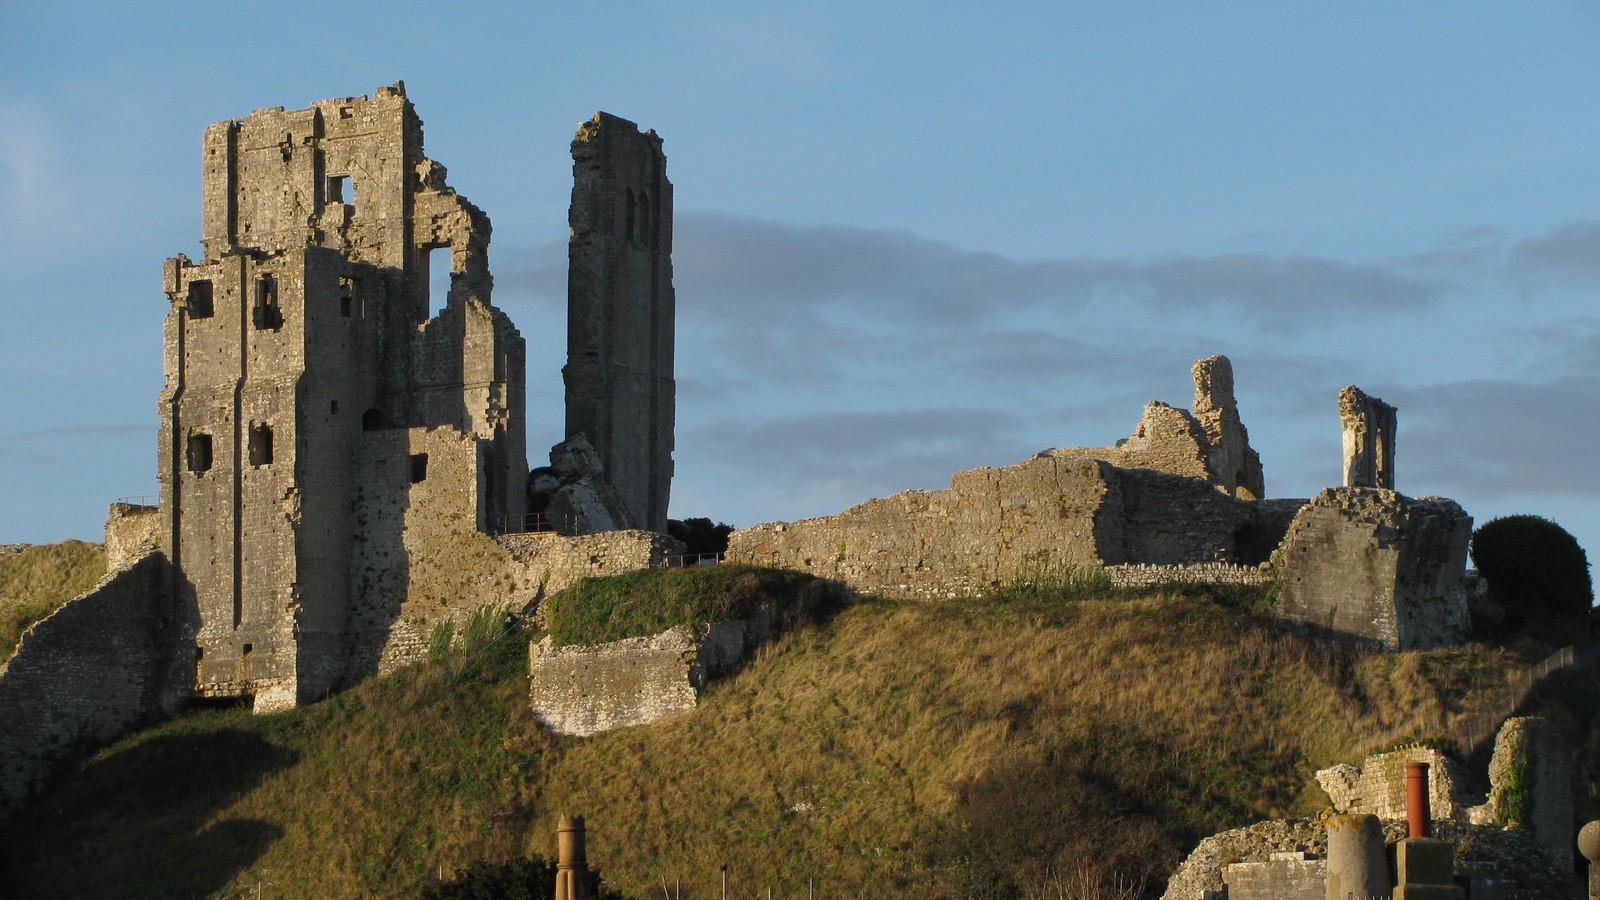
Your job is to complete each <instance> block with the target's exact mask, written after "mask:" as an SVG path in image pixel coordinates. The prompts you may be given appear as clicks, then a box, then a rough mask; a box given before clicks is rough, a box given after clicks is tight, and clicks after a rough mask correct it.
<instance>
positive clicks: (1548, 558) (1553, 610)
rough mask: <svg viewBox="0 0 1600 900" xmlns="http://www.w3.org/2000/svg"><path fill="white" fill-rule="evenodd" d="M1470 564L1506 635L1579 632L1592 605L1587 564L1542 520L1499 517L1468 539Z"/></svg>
mask: <svg viewBox="0 0 1600 900" xmlns="http://www.w3.org/2000/svg"><path fill="white" fill-rule="evenodd" d="M1472 562H1473V564H1474V565H1475V566H1477V567H1478V573H1479V574H1480V575H1482V576H1483V579H1484V581H1486V582H1488V584H1489V593H1490V596H1491V597H1492V598H1493V600H1494V601H1495V602H1496V603H1497V604H1499V605H1500V606H1501V607H1503V608H1504V610H1505V620H1504V622H1503V623H1502V624H1501V626H1500V628H1499V629H1498V630H1499V631H1500V633H1501V634H1510V633H1514V632H1517V631H1521V630H1523V629H1526V628H1535V627H1541V626H1546V625H1549V626H1555V627H1557V628H1563V629H1568V630H1571V626H1574V625H1576V626H1578V627H1577V629H1576V631H1577V633H1581V632H1582V630H1583V628H1582V624H1583V623H1584V622H1585V620H1586V617H1587V616H1588V615H1589V610H1590V605H1591V604H1592V603H1593V602H1594V585H1593V582H1592V581H1591V580H1590V577H1589V559H1588V557H1587V556H1586V555H1585V554H1584V552H1583V548H1582V547H1580V546H1578V541H1577V539H1576V538H1574V537H1573V536H1572V535H1571V534H1568V533H1567V530H1566V529H1564V528H1562V527H1561V526H1560V525H1557V524H1556V523H1554V522H1552V521H1550V520H1549V519H1545V518H1542V517H1540V516H1527V515H1521V516H1503V517H1501V518H1498V519H1494V520H1491V521H1490V522H1488V523H1486V524H1485V525H1483V526H1482V527H1481V528H1479V529H1478V530H1477V531H1475V532H1473V534H1472Z"/></svg>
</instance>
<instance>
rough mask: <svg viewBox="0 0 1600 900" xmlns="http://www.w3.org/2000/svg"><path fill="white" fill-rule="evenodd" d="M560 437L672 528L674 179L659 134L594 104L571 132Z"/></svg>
mask: <svg viewBox="0 0 1600 900" xmlns="http://www.w3.org/2000/svg"><path fill="white" fill-rule="evenodd" d="M572 178H573V184H572V207H571V211H570V214H569V220H570V225H571V229H572V238H571V241H570V242H569V244H568V262H567V366H566V368H565V369H563V370H562V374H563V377H564V378H565V381H566V388H567V433H566V436H567V438H569V439H571V438H574V437H576V436H577V435H579V434H583V435H585V436H587V437H588V439H589V442H590V443H591V444H592V445H593V446H594V449H595V450H596V451H597V452H598V453H599V456H600V461H601V464H602V465H603V466H604V469H605V473H606V477H607V478H608V479H609V480H610V482H611V483H612V484H613V485H614V486H615V487H616V489H617V493H618V494H619V495H620V497H621V499H622V502H623V504H624V505H626V506H627V508H628V510H629V512H630V513H631V516H632V519H631V521H629V522H627V523H624V524H625V525H626V526H627V527H635V528H646V529H649V530H651V531H660V532H665V531H666V530H667V501H668V496H669V493H670V489H671V485H672V443H673V438H672V435H673V418H674V414H675V412H674V409H675V407H674V404H675V402H676V400H675V396H676V390H677V389H676V384H675V382H674V381H673V327H674V326H673V321H674V315H675V312H674V306H675V302H676V301H675V298H674V294H673V290H672V183H671V182H669V181H668V180H667V158H666V155H665V154H663V153H662V152H661V138H660V137H659V136H657V135H656V133H655V132H654V131H646V132H644V133H642V134H641V133H640V132H639V127H638V126H637V125H635V124H634V123H632V122H629V121H628V120H626V119H621V118H618V117H616V116H613V115H610V114H608V113H596V114H595V116H594V118H592V119H590V120H589V121H587V122H585V123H584V124H583V125H581V126H579V128H578V133H577V135H576V136H575V137H574V138H573V140H572Z"/></svg>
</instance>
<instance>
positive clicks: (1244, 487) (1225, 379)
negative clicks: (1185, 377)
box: [1189, 355, 1267, 500]
mask: <svg viewBox="0 0 1600 900" xmlns="http://www.w3.org/2000/svg"><path fill="white" fill-rule="evenodd" d="M1189 371H1190V374H1192V375H1193V376H1194V417H1195V421H1197V422H1199V423H1200V426H1201V427H1202V428H1204V429H1205V432H1206V438H1207V440H1208V441H1209V442H1210V444H1211V446H1210V448H1209V449H1208V450H1207V453H1206V468H1207V469H1209V470H1210V472H1211V477H1212V481H1213V483H1215V484H1216V485H1217V486H1218V487H1220V488H1221V489H1222V490H1223V492H1225V493H1227V494H1229V495H1230V496H1234V497H1240V498H1242V499H1245V500H1260V499H1262V498H1263V497H1265V496H1266V495H1267V490H1266V486H1265V484H1264V481H1265V479H1264V478H1263V476H1262V472H1261V457H1260V456H1259V455H1257V453H1256V451H1255V450H1253V449H1251V447H1250V434H1249V432H1247V431H1246V430H1245V427H1244V422H1243V421H1241V420H1240V419H1239V406H1238V404H1237V403H1236V402H1235V401H1234V398H1233V363H1232V362H1229V360H1228V358H1227V357H1226V356H1220V355H1219V356H1210V357H1207V358H1205V359H1202V360H1199V361H1198V362H1196V363H1195V364H1194V367H1193V368H1191V369H1190V370H1189Z"/></svg>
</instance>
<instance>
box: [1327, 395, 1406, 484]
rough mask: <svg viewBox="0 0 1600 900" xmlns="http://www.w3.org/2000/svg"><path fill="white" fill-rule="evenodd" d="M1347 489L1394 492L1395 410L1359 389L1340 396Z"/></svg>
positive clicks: (1340, 423)
mask: <svg viewBox="0 0 1600 900" xmlns="http://www.w3.org/2000/svg"><path fill="white" fill-rule="evenodd" d="M1339 425H1340V427H1341V428H1342V429H1343V431H1344V484H1345V487H1376V488H1388V489H1389V490H1394V431H1395V408H1394V407H1393V406H1390V405H1389V404H1387V403H1385V402H1383V401H1382V400H1379V399H1378V398H1377V397H1373V396H1369V395H1368V394H1367V393H1366V392H1365V391H1362V390H1361V389H1360V388H1358V387H1356V386H1355V385H1353V384H1352V385H1349V386H1348V387H1346V388H1345V389H1344V390H1342V391H1340V392H1339Z"/></svg>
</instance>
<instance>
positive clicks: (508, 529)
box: [490, 513, 577, 535]
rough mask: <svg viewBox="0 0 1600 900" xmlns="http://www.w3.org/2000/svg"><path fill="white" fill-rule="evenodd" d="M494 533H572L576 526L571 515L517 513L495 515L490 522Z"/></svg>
mask: <svg viewBox="0 0 1600 900" xmlns="http://www.w3.org/2000/svg"><path fill="white" fill-rule="evenodd" d="M490 527H491V528H493V529H494V533H495V534H569V535H570V534H573V533H574V532H575V531H576V530H577V528H576V526H575V525H574V523H573V520H572V516H570V515H566V516H556V515H551V514H550V513H517V514H516V515H509V516H496V517H495V518H494V520H493V521H492V522H491V523H490Z"/></svg>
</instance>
